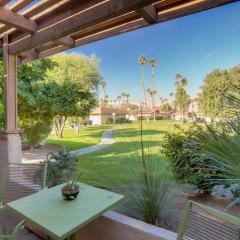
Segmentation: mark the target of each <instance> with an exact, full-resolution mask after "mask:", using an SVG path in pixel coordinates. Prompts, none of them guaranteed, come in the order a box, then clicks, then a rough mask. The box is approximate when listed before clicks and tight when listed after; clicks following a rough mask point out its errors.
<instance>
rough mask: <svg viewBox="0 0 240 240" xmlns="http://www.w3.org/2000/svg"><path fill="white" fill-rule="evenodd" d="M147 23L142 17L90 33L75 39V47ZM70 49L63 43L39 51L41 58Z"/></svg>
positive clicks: (27, 60) (26, 60)
mask: <svg viewBox="0 0 240 240" xmlns="http://www.w3.org/2000/svg"><path fill="white" fill-rule="evenodd" d="M146 25H147V23H146V22H145V21H144V20H141V19H140V20H137V21H133V22H129V23H126V24H124V25H120V26H118V27H115V28H112V29H108V30H103V31H101V32H99V33H94V34H92V35H89V36H88V37H83V38H80V39H76V40H75V47H79V46H83V45H86V44H88V43H91V42H95V41H99V40H101V39H105V38H109V37H112V36H116V35H119V34H122V33H124V32H127V31H130V30H133V29H136V28H139V27H140V26H146ZM68 49H69V48H68V47H66V46H63V45H60V46H56V47H53V48H50V49H49V50H45V51H42V52H39V58H44V57H48V56H51V55H53V54H57V53H60V52H63V51H66V50H68ZM35 59H36V58H35ZM31 60H33V59H30V58H26V59H24V62H23V63H27V62H30V61H31Z"/></svg>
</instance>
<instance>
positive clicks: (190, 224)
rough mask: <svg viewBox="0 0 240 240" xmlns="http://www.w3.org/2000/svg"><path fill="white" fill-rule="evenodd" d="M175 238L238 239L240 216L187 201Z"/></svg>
mask: <svg viewBox="0 0 240 240" xmlns="http://www.w3.org/2000/svg"><path fill="white" fill-rule="evenodd" d="M177 240H240V218H238V217H236V216H233V215H230V214H228V213H226V212H222V211H219V210H216V209H214V208H211V207H208V206H205V205H202V204H199V203H197V202H194V201H189V203H188V205H187V207H186V209H185V212H184V216H183V221H182V222H181V224H180V227H179V231H178V237H177Z"/></svg>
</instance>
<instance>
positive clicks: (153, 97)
mask: <svg viewBox="0 0 240 240" xmlns="http://www.w3.org/2000/svg"><path fill="white" fill-rule="evenodd" d="M154 80H155V75H154V65H152V110H153V120H154V122H155V121H156V112H155V89H154Z"/></svg>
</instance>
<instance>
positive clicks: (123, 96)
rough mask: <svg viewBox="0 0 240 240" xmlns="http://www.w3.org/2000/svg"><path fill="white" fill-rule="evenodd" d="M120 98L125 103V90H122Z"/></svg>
mask: <svg viewBox="0 0 240 240" xmlns="http://www.w3.org/2000/svg"><path fill="white" fill-rule="evenodd" d="M121 95H122V100H123V103H125V98H126V93H125V92H122V94H121Z"/></svg>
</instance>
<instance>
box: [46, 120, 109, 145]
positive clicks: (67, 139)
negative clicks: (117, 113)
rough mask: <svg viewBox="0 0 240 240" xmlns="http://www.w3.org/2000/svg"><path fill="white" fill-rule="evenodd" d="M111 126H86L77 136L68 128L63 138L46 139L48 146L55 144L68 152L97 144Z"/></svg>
mask: <svg viewBox="0 0 240 240" xmlns="http://www.w3.org/2000/svg"><path fill="white" fill-rule="evenodd" d="M107 128H110V127H109V126H97V125H95V126H85V127H82V128H81V129H80V133H79V134H77V133H76V132H75V131H74V130H73V129H71V128H66V129H64V132H63V138H60V139H59V138H56V136H55V135H49V136H48V138H47V139H46V143H47V144H55V145H58V146H60V147H63V148H66V149H68V150H76V149H80V148H84V147H88V146H91V145H94V144H97V143H98V142H99V141H100V137H101V135H102V133H103V132H104V130H105V129H107Z"/></svg>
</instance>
